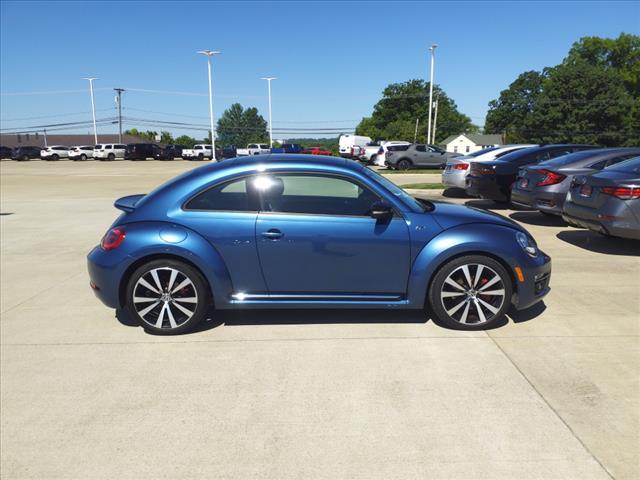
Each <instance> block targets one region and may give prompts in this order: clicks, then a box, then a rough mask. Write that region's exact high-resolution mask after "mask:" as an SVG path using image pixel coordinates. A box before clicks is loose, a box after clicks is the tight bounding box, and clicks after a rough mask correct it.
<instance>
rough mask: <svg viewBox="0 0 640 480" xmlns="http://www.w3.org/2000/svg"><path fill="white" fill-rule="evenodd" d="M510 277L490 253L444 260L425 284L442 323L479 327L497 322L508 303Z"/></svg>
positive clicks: (477, 328)
mask: <svg viewBox="0 0 640 480" xmlns="http://www.w3.org/2000/svg"><path fill="white" fill-rule="evenodd" d="M512 292H513V285H512V280H511V277H510V276H509V274H508V273H507V271H506V270H505V268H504V267H503V266H502V264H500V262H498V261H497V260H494V259H493V258H490V257H485V256H482V255H469V256H465V257H459V258H456V259H454V260H452V261H450V262H449V263H446V264H445V265H444V266H443V267H442V268H441V269H440V270H439V271H438V273H437V274H436V275H435V277H434V278H433V281H432V282H431V286H430V288H429V303H430V305H431V308H432V309H433V312H434V313H435V314H436V316H437V318H438V320H440V321H441V322H442V323H443V324H444V325H445V326H448V327H450V328H455V329H459V330H479V329H485V328H490V327H492V326H493V325H495V324H497V323H499V322H500V321H501V320H502V319H503V318H504V315H505V313H506V312H507V310H508V309H509V306H510V305H511V294H512Z"/></svg>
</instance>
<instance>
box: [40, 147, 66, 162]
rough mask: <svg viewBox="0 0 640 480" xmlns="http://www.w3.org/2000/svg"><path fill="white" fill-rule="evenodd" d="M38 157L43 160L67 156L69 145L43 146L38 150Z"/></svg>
mask: <svg viewBox="0 0 640 480" xmlns="http://www.w3.org/2000/svg"><path fill="white" fill-rule="evenodd" d="M40 158H42V159H43V160H59V159H61V158H69V147H65V146H64V145H52V146H51V147H44V148H43V149H42V150H40Z"/></svg>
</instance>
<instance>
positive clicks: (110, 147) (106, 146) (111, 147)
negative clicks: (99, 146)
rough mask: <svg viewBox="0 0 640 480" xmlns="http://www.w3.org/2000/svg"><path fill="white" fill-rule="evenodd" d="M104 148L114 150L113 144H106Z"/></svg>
mask: <svg viewBox="0 0 640 480" xmlns="http://www.w3.org/2000/svg"><path fill="white" fill-rule="evenodd" d="M104 148H105V149H107V150H113V145H105V146H104Z"/></svg>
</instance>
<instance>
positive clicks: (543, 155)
mask: <svg viewBox="0 0 640 480" xmlns="http://www.w3.org/2000/svg"><path fill="white" fill-rule="evenodd" d="M549 158H551V157H550V156H549V152H540V153H538V154H537V155H536V158H535V161H536V162H543V161H545V160H549Z"/></svg>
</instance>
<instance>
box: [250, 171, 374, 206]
mask: <svg viewBox="0 0 640 480" xmlns="http://www.w3.org/2000/svg"><path fill="white" fill-rule="evenodd" d="M253 182H254V186H255V187H256V189H258V190H259V191H260V193H261V195H262V202H263V208H264V210H265V211H270V212H280V213H299V214H312V215H357V216H365V215H369V212H370V211H371V206H372V205H373V203H374V202H376V201H378V200H379V197H378V196H377V195H376V194H374V193H373V192H371V191H370V190H369V189H367V188H363V187H361V186H360V185H357V184H356V183H353V182H351V181H349V180H347V179H344V178H338V177H332V176H322V175H303V174H287V175H284V174H283V175H262V176H259V177H256V179H255V180H253Z"/></svg>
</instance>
